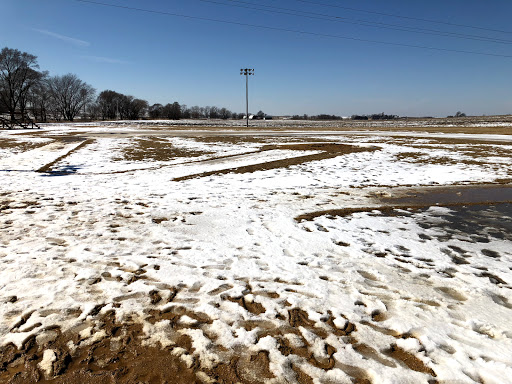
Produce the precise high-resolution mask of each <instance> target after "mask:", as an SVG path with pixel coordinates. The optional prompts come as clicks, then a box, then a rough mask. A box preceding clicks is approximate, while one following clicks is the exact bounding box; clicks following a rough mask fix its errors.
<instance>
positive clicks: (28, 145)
mask: <svg viewBox="0 0 512 384" xmlns="http://www.w3.org/2000/svg"><path fill="white" fill-rule="evenodd" d="M47 144H48V143H47V142H44V143H32V142H23V141H19V140H12V139H0V149H12V150H14V151H16V152H26V151H30V150H32V149H36V148H40V147H43V146H45V145H47Z"/></svg>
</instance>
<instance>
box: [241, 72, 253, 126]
mask: <svg viewBox="0 0 512 384" xmlns="http://www.w3.org/2000/svg"><path fill="white" fill-rule="evenodd" d="M240 75H242V76H245V112H246V113H245V118H246V121H247V127H249V76H251V75H253V76H254V68H242V69H240Z"/></svg>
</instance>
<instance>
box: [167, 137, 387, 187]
mask: <svg viewBox="0 0 512 384" xmlns="http://www.w3.org/2000/svg"><path fill="white" fill-rule="evenodd" d="M275 149H283V150H296V151H322V152H320V153H317V154H314V155H304V156H298V157H293V158H290V159H282V160H275V161H268V162H265V163H259V164H254V165H246V166H242V167H236V168H228V169H222V170H219V171H210V172H203V173H198V174H194V175H188V176H182V177H177V178H175V179H173V181H183V180H189V179H194V178H198V177H208V176H213V175H225V174H228V173H254V172H257V171H268V170H271V169H279V168H288V167H291V166H293V165H300V164H305V163H309V162H311V161H318V160H326V159H332V158H335V157H338V156H341V155H346V154H349V153H356V152H366V151H375V150H377V149H378V148H376V147H371V148H365V147H356V146H352V145H345V144H333V143H315V144H291V145H273V146H264V147H263V148H262V149H261V150H262V151H269V150H275Z"/></svg>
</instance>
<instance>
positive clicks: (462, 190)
mask: <svg viewBox="0 0 512 384" xmlns="http://www.w3.org/2000/svg"><path fill="white" fill-rule="evenodd" d="M380 201H381V202H382V203H384V204H383V205H386V206H389V205H390V206H431V205H439V206H446V205H467V204H492V203H510V202H512V186H509V185H506V186H504V185H499V186H496V185H484V186H457V187H446V188H426V189H423V190H421V189H417V190H413V191H411V192H408V193H406V194H405V195H403V196H400V197H390V198H387V197H384V198H381V199H380Z"/></svg>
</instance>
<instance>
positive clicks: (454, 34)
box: [198, 0, 512, 44]
mask: <svg viewBox="0 0 512 384" xmlns="http://www.w3.org/2000/svg"><path fill="white" fill-rule="evenodd" d="M198 1H201V2H204V3H211V4H217V5H224V6H226V7H238V8H245V9H254V10H257V11H262V12H269V13H280V14H284V15H292V16H298V17H305V18H310V19H319V20H329V21H332V22H339V23H345V24H353V25H362V26H366V27H373V28H382V29H391V30H395V31H402V32H413V33H421V34H425V35H434V36H444V37H452V38H457V39H466V40H476V41H484V42H490V43H498V44H512V40H507V39H499V38H494V37H488V36H480V35H470V34H465V33H457V32H449V31H441V30H437V29H429V28H419V27H409V26H404V25H399V24H389V23H381V22H377V21H369V20H361V19H353V18H349V17H342V16H333V15H327V14H325V13H317V12H306V11H301V10H297V9H291V8H283V7H275V6H271V5H263V4H257V5H255V4H253V3H249V2H246V1H241V0H225V1H230V2H231V3H235V4H226V3H222V2H219V1H215V0H198ZM262 7H263V8H262ZM266 8H269V9H266Z"/></svg>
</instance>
